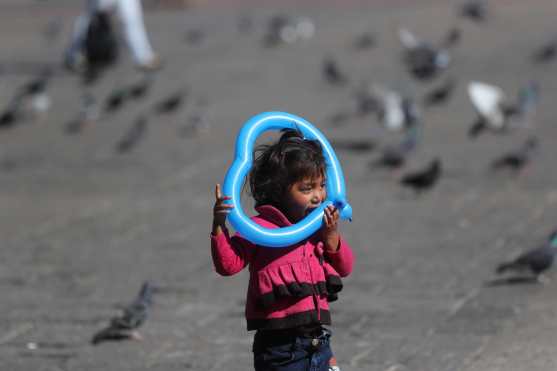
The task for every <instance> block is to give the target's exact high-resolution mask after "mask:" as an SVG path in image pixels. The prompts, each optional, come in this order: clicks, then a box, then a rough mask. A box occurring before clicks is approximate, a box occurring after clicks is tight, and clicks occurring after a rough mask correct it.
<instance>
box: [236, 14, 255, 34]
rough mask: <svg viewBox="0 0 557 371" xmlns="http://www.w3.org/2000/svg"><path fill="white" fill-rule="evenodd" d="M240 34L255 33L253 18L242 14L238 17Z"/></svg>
mask: <svg viewBox="0 0 557 371" xmlns="http://www.w3.org/2000/svg"><path fill="white" fill-rule="evenodd" d="M237 27H238V32H239V33H241V34H249V33H251V32H252V31H253V28H254V27H253V17H252V16H251V15H250V14H242V15H240V16H239V17H238V23H237Z"/></svg>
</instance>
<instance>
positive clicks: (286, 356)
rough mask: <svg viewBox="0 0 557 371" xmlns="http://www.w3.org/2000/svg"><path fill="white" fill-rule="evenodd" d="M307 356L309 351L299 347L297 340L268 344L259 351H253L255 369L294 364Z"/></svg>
mask: <svg viewBox="0 0 557 371" xmlns="http://www.w3.org/2000/svg"><path fill="white" fill-rule="evenodd" d="M308 357H309V353H308V352H307V351H306V350H305V349H303V348H302V347H300V345H299V344H297V342H295V343H294V344H285V345H274V346H269V347H267V348H266V349H264V350H263V351H261V352H257V353H254V363H255V369H256V370H259V369H261V370H267V369H274V368H276V367H281V366H286V365H289V364H295V363H297V362H299V361H301V360H303V359H306V358H308Z"/></svg>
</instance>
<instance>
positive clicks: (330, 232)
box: [321, 205, 340, 252]
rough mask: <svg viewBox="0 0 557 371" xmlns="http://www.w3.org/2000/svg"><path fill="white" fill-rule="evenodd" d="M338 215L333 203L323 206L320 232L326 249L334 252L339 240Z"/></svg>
mask: <svg viewBox="0 0 557 371" xmlns="http://www.w3.org/2000/svg"><path fill="white" fill-rule="evenodd" d="M339 217H340V214H339V211H338V209H337V208H336V207H334V206H333V205H329V206H327V207H326V208H325V210H324V215H323V227H322V229H321V233H322V238H323V243H324V244H325V249H326V250H327V251H331V252H335V251H337V250H338V246H339V242H340V235H339V233H338V220H339Z"/></svg>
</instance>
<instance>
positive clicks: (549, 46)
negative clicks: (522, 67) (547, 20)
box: [532, 39, 557, 63]
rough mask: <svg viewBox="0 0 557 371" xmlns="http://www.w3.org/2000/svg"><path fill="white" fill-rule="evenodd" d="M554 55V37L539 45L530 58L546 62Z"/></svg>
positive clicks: (556, 44) (537, 61) (556, 45)
mask: <svg viewBox="0 0 557 371" xmlns="http://www.w3.org/2000/svg"><path fill="white" fill-rule="evenodd" d="M556 56H557V39H554V40H551V41H550V42H548V43H546V44H545V45H542V46H540V47H539V48H538V49H537V50H536V51H535V52H534V54H533V55H532V60H533V61H534V62H536V63H547V62H550V61H552V60H554V59H555V57H556Z"/></svg>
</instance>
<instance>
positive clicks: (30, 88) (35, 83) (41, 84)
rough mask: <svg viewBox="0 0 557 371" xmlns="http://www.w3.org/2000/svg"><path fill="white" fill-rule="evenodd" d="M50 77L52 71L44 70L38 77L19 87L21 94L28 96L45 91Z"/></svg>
mask: <svg viewBox="0 0 557 371" xmlns="http://www.w3.org/2000/svg"><path fill="white" fill-rule="evenodd" d="M50 77H51V72H50V71H49V70H46V71H44V72H42V73H41V74H40V75H39V76H38V77H36V78H34V79H33V80H31V81H28V82H27V83H26V84H24V85H23V86H21V87H20V88H19V96H20V97H28V96H33V95H38V94H41V93H44V91H45V90H46V87H47V85H48V82H49V80H50Z"/></svg>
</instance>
